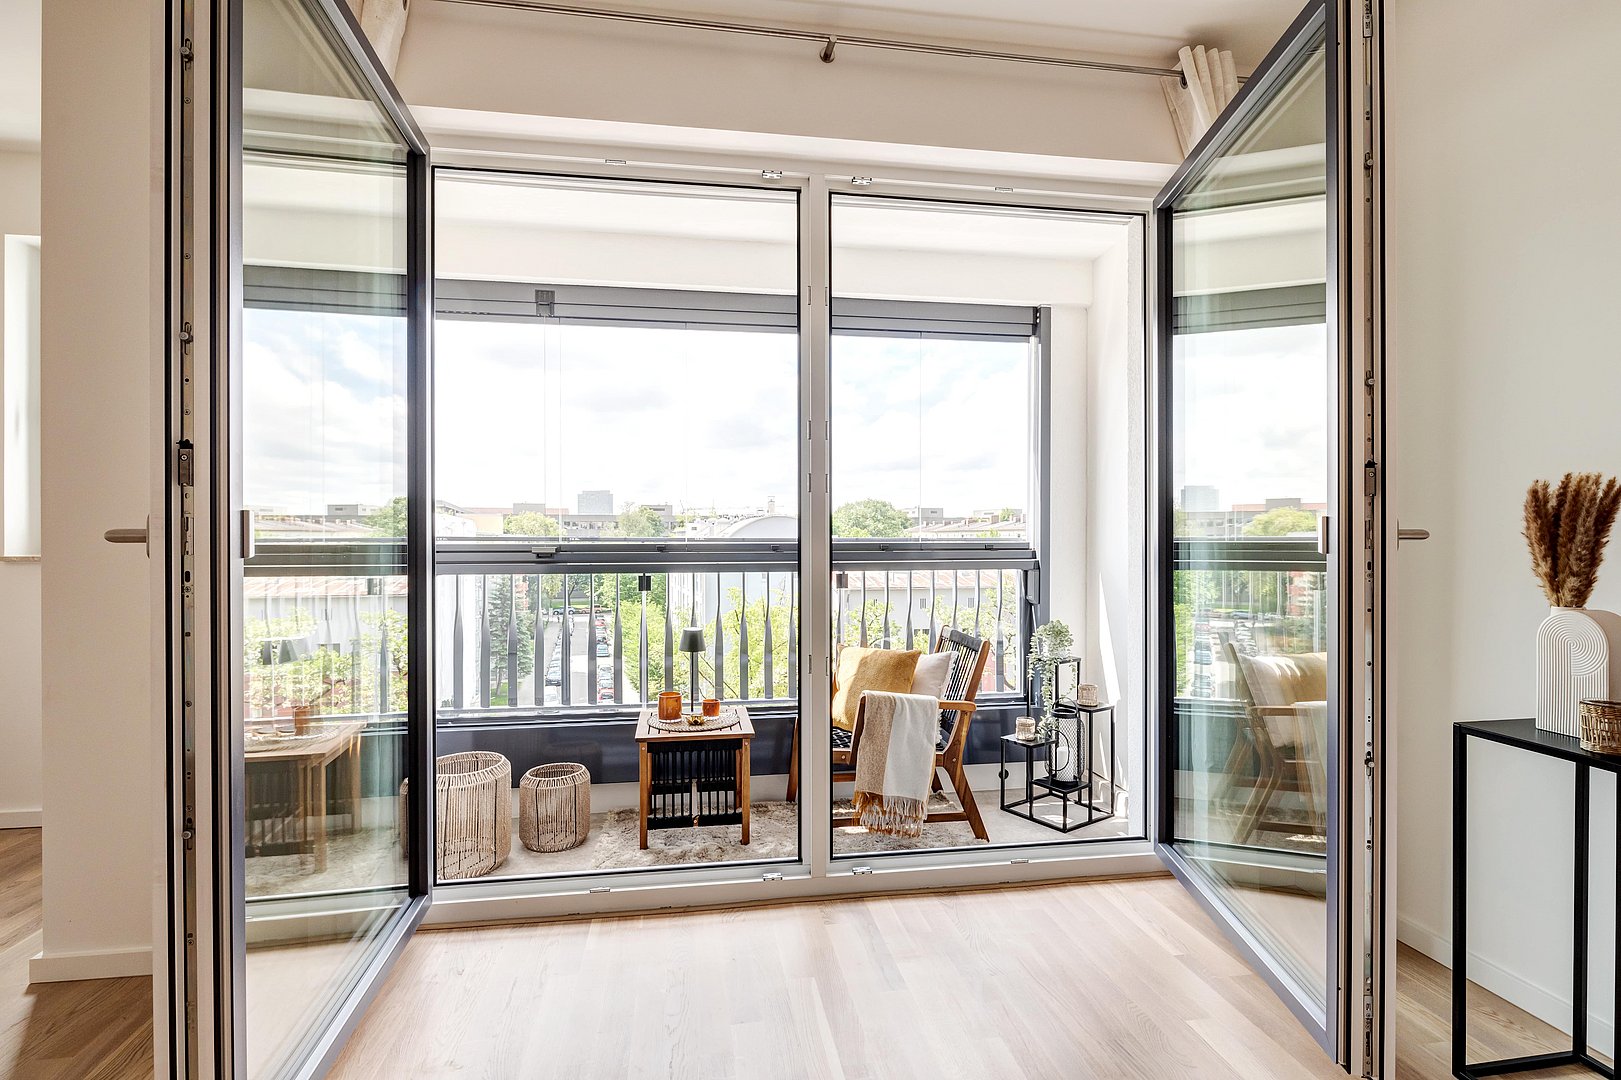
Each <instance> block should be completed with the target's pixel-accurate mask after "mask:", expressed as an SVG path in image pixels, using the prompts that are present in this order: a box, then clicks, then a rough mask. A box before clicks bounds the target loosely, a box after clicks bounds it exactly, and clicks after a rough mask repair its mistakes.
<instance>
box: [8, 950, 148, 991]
mask: <svg viewBox="0 0 1621 1080" xmlns="http://www.w3.org/2000/svg"><path fill="white" fill-rule="evenodd" d="M150 974H152V950H151V948H150V947H140V948H134V949H100V950H96V951H92V952H73V953H53V954H51V955H49V956H47V955H46V954H45V953H40V954H39V955H38V956H36V957H34V958H33V959H31V960H29V961H28V981H29V982H30V983H47V982H78V981H79V980H81V979H126V978H130V977H131V976H136V975H150Z"/></svg>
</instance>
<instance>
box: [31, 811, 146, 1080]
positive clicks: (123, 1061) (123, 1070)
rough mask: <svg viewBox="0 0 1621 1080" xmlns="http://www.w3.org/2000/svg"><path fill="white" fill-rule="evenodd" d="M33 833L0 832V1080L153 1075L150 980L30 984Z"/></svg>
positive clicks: (110, 1079)
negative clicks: (30, 985) (9, 1079)
mask: <svg viewBox="0 0 1621 1080" xmlns="http://www.w3.org/2000/svg"><path fill="white" fill-rule="evenodd" d="M39 890H40V853H39V830H38V829H0V1077H8V1078H15V1080H144V1078H146V1077H150V1076H151V1075H152V980H151V979H144V978H143V979H97V980H94V981H92V982H73V983H43V984H41V985H39V986H35V987H29V985H28V961H29V958H30V957H32V956H33V955H34V954H35V953H37V952H39V947H40V895H39Z"/></svg>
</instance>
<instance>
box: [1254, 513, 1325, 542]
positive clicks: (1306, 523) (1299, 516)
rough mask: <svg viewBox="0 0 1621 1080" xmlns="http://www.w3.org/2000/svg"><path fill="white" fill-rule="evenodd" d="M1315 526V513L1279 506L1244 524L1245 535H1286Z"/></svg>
mask: <svg viewBox="0 0 1621 1080" xmlns="http://www.w3.org/2000/svg"><path fill="white" fill-rule="evenodd" d="M1315 528H1317V515H1316V514H1314V513H1312V512H1311V511H1310V510H1298V509H1296V508H1294V507H1292V506H1280V507H1278V508H1277V509H1276V510H1268V511H1267V512H1266V513H1264V514H1260V515H1258V516H1257V517H1256V518H1255V520H1254V521H1251V522H1250V523H1249V524H1248V525H1246V526H1244V535H1245V536H1288V535H1290V534H1291V533H1303V532H1311V531H1312V530H1313V529H1315Z"/></svg>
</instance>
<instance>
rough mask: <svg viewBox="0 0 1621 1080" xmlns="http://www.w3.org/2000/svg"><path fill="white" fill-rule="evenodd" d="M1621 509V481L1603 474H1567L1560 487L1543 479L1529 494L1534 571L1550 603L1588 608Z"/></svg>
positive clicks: (1528, 529)
mask: <svg viewBox="0 0 1621 1080" xmlns="http://www.w3.org/2000/svg"><path fill="white" fill-rule="evenodd" d="M1618 508H1621V483H1618V482H1617V481H1616V479H1615V478H1614V477H1606V476H1604V474H1602V473H1566V474H1565V476H1564V478H1563V479H1562V480H1560V481H1559V486H1558V487H1557V488H1554V487H1552V486H1551V485H1550V484H1549V483H1548V481H1546V480H1538V481H1537V482H1536V483H1534V484H1532V485H1531V488H1530V490H1529V491H1527V492H1526V493H1525V543H1526V546H1527V547H1529V548H1530V549H1531V572H1532V573H1533V574H1535V575H1536V578H1537V580H1538V581H1539V582H1541V583H1542V591H1543V593H1544V594H1545V595H1546V596H1547V597H1548V603H1550V604H1552V605H1553V606H1554V607H1572V608H1579V607H1586V606H1587V601H1588V598H1589V597H1591V596H1592V595H1593V587H1594V586H1595V585H1596V584H1598V568H1599V564H1600V563H1602V562H1603V561H1604V545H1605V544H1606V543H1608V542H1609V539H1610V528H1611V526H1613V525H1614V524H1615V515H1616V511H1617V509H1618Z"/></svg>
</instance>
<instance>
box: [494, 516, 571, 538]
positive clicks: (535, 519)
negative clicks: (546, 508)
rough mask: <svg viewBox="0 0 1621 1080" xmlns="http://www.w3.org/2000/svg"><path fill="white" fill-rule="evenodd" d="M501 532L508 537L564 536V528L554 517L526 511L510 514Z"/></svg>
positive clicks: (504, 520) (503, 522)
mask: <svg viewBox="0 0 1621 1080" xmlns="http://www.w3.org/2000/svg"><path fill="white" fill-rule="evenodd" d="M501 531H502V532H504V533H506V534H507V535H508V536H562V535H563V526H562V525H561V524H560V523H559V522H558V520H557V519H556V518H554V517H550V516H548V515H546V514H542V513H538V512H537V511H534V510H525V511H524V512H523V513H521V514H508V515H507V516H506V518H505V519H503V520H502V522H501Z"/></svg>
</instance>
